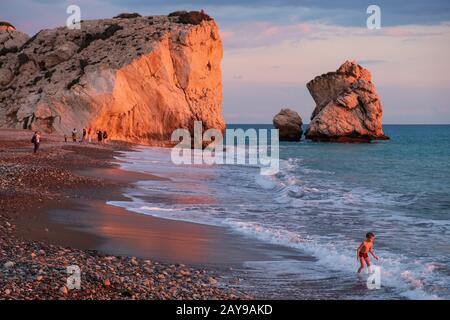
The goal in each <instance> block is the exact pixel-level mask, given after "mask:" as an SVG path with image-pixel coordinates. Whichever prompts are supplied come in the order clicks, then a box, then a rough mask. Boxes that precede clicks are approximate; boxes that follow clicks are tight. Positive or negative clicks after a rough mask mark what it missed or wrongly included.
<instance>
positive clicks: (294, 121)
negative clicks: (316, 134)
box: [273, 109, 303, 141]
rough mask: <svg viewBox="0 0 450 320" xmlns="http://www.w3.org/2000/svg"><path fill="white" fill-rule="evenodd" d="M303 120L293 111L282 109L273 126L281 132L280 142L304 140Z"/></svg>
mask: <svg viewBox="0 0 450 320" xmlns="http://www.w3.org/2000/svg"><path fill="white" fill-rule="evenodd" d="M302 125H303V122H302V118H301V117H300V115H299V114H298V113H297V112H295V111H294V110H291V109H281V111H280V112H279V113H278V114H277V115H276V116H275V117H274V118H273V126H274V127H275V129H278V130H280V141H300V139H301V138H302V134H303V130H302Z"/></svg>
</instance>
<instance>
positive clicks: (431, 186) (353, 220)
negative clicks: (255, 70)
mask: <svg viewBox="0 0 450 320" xmlns="http://www.w3.org/2000/svg"><path fill="white" fill-rule="evenodd" d="M228 128H229V129H238V128H242V129H244V130H247V129H249V128H255V129H267V130H269V129H271V128H272V126H271V125H229V126H228ZM384 132H385V134H386V135H388V136H390V138H391V140H389V141H377V142H373V143H367V144H338V143H317V142H311V141H305V140H302V141H301V142H280V145H279V158H280V162H279V172H278V173H276V174H274V175H261V171H260V168H259V167H258V165H243V164H241V165H237V164H228V165H227V164H221V165H217V164H216V165H206V164H200V165H198V164H197V165H176V164H174V163H173V162H172V161H171V151H170V150H169V149H164V148H152V147H138V148H137V149H136V150H134V151H130V152H125V153H123V154H122V155H121V156H119V157H118V159H119V160H121V162H120V163H121V164H120V165H121V167H122V169H124V170H129V171H136V172H148V173H151V174H153V175H157V176H160V177H164V178H167V179H158V180H155V181H153V180H152V181H140V182H138V183H136V185H135V187H134V188H132V189H127V190H126V192H125V196H126V197H127V198H128V199H129V201H115V202H110V204H112V205H116V206H121V207H124V208H126V209H127V210H129V211H130V214H144V215H151V216H156V217H160V218H166V219H173V220H183V221H190V222H195V223H200V224H206V225H214V226H222V227H224V228H227V229H229V230H231V231H232V232H234V233H236V234H239V235H244V236H245V237H249V238H252V239H255V240H258V241H261V242H266V243H268V244H274V245H277V246H282V247H286V248H289V250H291V252H295V253H298V256H299V257H302V258H298V259H297V258H296V254H290V255H288V256H286V257H281V258H280V257H278V258H277V259H272V260H270V261H246V262H245V263H244V264H243V266H242V270H243V271H245V274H246V278H247V282H246V281H244V283H245V282H246V283H247V284H243V286H247V289H249V290H253V291H254V292H260V293H261V294H265V296H264V297H268V298H280V299H450V125H385V126H384ZM241 147H242V146H241ZM150 194H151V195H153V197H152V198H151V199H153V200H152V201H149V200H148V199H149V198H148V197H145V196H146V195H150ZM155 195H156V196H155ZM167 199H172V200H171V201H167ZM173 199H176V200H177V201H173ZM369 231H370V232H373V233H374V234H375V241H374V252H375V253H376V254H377V255H378V256H379V257H380V259H379V261H375V260H374V259H373V258H372V261H373V264H374V265H375V266H378V267H379V268H378V269H377V270H378V271H377V272H379V273H378V274H377V277H378V278H377V279H378V280H379V285H378V286H377V287H376V288H373V287H369V286H367V278H368V276H369V275H367V274H366V272H363V273H362V274H361V275H357V273H356V270H357V268H358V261H357V258H356V249H357V247H358V246H359V244H360V243H361V242H362V240H363V239H364V238H365V234H366V233H367V232H369ZM243 246H245V243H243ZM305 257H307V258H306V259H305Z"/></svg>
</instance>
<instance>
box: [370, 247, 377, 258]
mask: <svg viewBox="0 0 450 320" xmlns="http://www.w3.org/2000/svg"><path fill="white" fill-rule="evenodd" d="M369 252H370V253H371V254H372V256H373V257H374V258H375V259H377V260H378V256H377V255H375V253H374V252H373V249H372V248H370V250H369Z"/></svg>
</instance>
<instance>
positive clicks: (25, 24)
mask: <svg viewBox="0 0 450 320" xmlns="http://www.w3.org/2000/svg"><path fill="white" fill-rule="evenodd" d="M69 4H77V5H79V6H80V7H81V15H82V19H85V20H87V19H96V18H106V17H112V16H114V15H116V14H117V13H120V12H139V13H141V14H142V15H154V14H167V13H170V12H172V11H175V10H180V9H188V10H194V9H196V10H199V9H204V10H205V11H206V12H207V13H209V14H210V15H212V16H213V17H214V18H215V19H216V21H217V22H218V24H219V28H220V30H221V34H222V39H223V42H224V49H225V56H224V61H223V81H224V103H223V112H224V116H225V119H226V121H227V122H228V123H270V122H271V120H272V117H273V115H274V114H275V113H276V112H278V111H279V109H280V108H282V107H290V108H293V109H295V110H296V111H298V112H299V113H300V114H301V116H302V117H303V119H304V121H305V122H308V120H309V117H310V115H311V112H312V110H313V108H314V102H313V100H312V99H311V97H310V95H309V93H308V91H307V89H306V87H305V84H306V83H307V82H308V81H309V80H311V79H312V78H314V77H315V76H316V75H320V74H322V73H325V72H328V71H334V70H336V69H337V68H338V67H339V65H340V64H342V63H343V62H344V61H345V60H356V61H358V62H359V63H360V64H362V65H363V66H365V67H367V68H368V69H370V70H371V72H372V75H373V78H374V82H375V84H376V85H377V87H378V91H379V93H380V95H381V98H382V102H383V106H384V115H385V116H384V122H385V123H446V124H448V123H450V59H449V56H450V1H448V0H441V1H437V0H436V1H435V0H429V1H423V0H409V1H403V0H383V1H381V0H378V1H377V0H372V1H364V0H343V1H339V0H335V1H333V0H324V1H319V0H259V1H257V0H227V1H225V0H223V1H219V0H174V1H170V0H147V1H144V0H125V1H119V0H72V1H56V0H15V1H8V0H0V20H6V21H9V22H11V23H12V24H14V25H15V26H16V27H17V29H19V30H21V31H24V32H26V33H28V34H30V35H32V34H34V33H36V32H37V31H39V30H40V29H43V28H51V27H55V26H60V25H63V24H64V23H65V21H66V19H67V17H68V15H67V14H66V8H67V6H68V5H69ZM370 4H376V5H378V6H379V7H380V8H381V29H380V30H369V29H368V28H367V27H366V20H367V18H368V16H369V15H368V14H367V13H366V10H367V7H368V6H369V5H370Z"/></svg>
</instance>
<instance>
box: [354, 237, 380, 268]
mask: <svg viewBox="0 0 450 320" xmlns="http://www.w3.org/2000/svg"><path fill="white" fill-rule="evenodd" d="M374 240H375V235H374V234H373V233H372V232H369V233H367V234H366V240H364V241H363V242H362V243H361V245H360V246H359V247H358V250H356V258H357V259H358V261H359V262H360V263H361V266H360V267H359V269H358V273H361V271H362V269H364V261H365V262H366V264H367V270H368V271H369V273H370V258H369V252H370V254H371V255H372V256H373V257H374V258H375V259H377V260H378V257H377V256H376V255H375V253H373V250H372V246H373V241H374Z"/></svg>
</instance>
